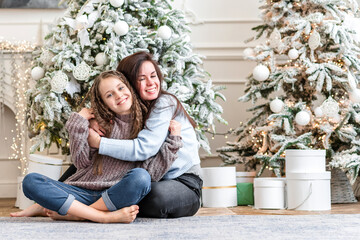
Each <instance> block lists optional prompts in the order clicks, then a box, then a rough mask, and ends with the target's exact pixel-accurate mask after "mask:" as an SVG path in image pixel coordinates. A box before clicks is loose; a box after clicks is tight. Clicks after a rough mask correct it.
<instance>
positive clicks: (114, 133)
mask: <svg viewBox="0 0 360 240" xmlns="http://www.w3.org/2000/svg"><path fill="white" fill-rule="evenodd" d="M88 95H90V97H91V106H92V109H87V108H83V109H82V110H81V111H80V112H79V113H72V114H71V116H70V118H69V120H68V121H67V123H66V128H67V130H68V132H69V137H70V149H71V154H72V158H73V161H74V165H75V166H76V168H77V172H76V173H75V174H74V175H73V176H71V177H70V178H68V179H67V180H66V181H65V183H62V182H59V181H55V180H52V179H50V178H47V177H45V176H43V175H40V174H37V173H30V174H28V175H27V176H26V177H25V178H24V181H23V189H24V193H25V196H27V197H28V198H30V199H32V200H34V201H36V202H37V203H38V205H37V204H35V205H33V206H31V207H29V209H25V210H24V211H22V212H20V213H17V214H12V216H35V215H39V213H40V212H42V211H43V208H45V209H47V210H46V214H47V215H48V216H50V217H52V218H53V219H67V220H83V219H87V220H91V221H95V222H124V223H129V222H132V221H133V220H134V219H135V217H136V215H137V213H138V211H139V207H138V206H137V205H136V204H137V203H138V202H139V201H140V200H141V199H142V198H143V197H145V196H146V194H147V193H148V192H149V191H150V188H151V180H152V181H159V180H160V179H161V178H162V177H163V176H164V174H165V173H166V172H167V171H168V169H169V168H170V166H171V164H172V163H173V162H174V160H175V159H176V153H177V151H178V149H179V148H180V147H182V142H181V137H180V136H179V135H180V129H181V126H180V124H179V123H177V122H176V121H173V120H172V121H171V123H170V129H169V130H170V132H171V135H169V136H168V137H167V139H166V141H165V142H164V144H163V146H162V147H161V149H160V151H159V152H158V153H157V154H156V155H155V156H154V157H152V158H150V159H148V160H146V161H143V162H128V161H121V160H118V159H114V158H112V157H109V156H103V155H100V154H98V152H97V150H96V149H92V148H90V146H89V144H88V141H87V138H88V135H89V131H93V130H92V129H91V128H89V120H90V119H92V118H95V119H96V120H97V121H98V123H99V124H100V125H101V126H102V127H103V128H104V129H106V132H107V133H108V135H107V137H109V138H114V139H132V138H135V137H136V136H137V134H138V132H139V131H140V130H141V129H142V128H143V126H144V124H143V114H145V113H146V108H145V107H144V106H142V105H141V103H140V101H139V100H138V99H137V97H136V95H135V94H134V92H133V90H132V88H131V87H130V86H129V84H128V82H127V80H126V79H125V77H124V76H123V75H122V74H121V73H119V72H116V71H107V72H104V73H102V74H100V75H99V76H98V77H97V78H96V79H95V81H94V84H93V86H92V88H91V90H90V92H89V94H88ZM88 205H90V206H88Z"/></svg>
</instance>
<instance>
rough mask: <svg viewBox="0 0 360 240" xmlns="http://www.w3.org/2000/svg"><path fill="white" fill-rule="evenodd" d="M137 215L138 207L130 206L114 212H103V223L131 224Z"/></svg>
mask: <svg viewBox="0 0 360 240" xmlns="http://www.w3.org/2000/svg"><path fill="white" fill-rule="evenodd" d="M138 213H139V206H137V205H132V206H130V207H124V208H122V209H120V210H117V211H114V212H105V218H104V221H103V222H104V223H131V222H133V221H134V220H135V218H136V215H137V214H138Z"/></svg>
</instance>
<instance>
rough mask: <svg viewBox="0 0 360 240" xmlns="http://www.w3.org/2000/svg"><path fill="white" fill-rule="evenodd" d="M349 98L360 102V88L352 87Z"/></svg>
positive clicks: (354, 101)
mask: <svg viewBox="0 0 360 240" xmlns="http://www.w3.org/2000/svg"><path fill="white" fill-rule="evenodd" d="M349 99H350V101H352V102H353V103H360V89H357V88H356V89H352V90H351V91H349Z"/></svg>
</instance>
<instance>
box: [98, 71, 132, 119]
mask: <svg viewBox="0 0 360 240" xmlns="http://www.w3.org/2000/svg"><path fill="white" fill-rule="evenodd" d="M99 92H100V95H101V99H102V100H103V101H104V103H105V104H106V106H108V107H109V108H110V109H111V110H112V111H113V112H114V113H116V114H119V115H124V114H129V113H130V112H131V111H130V110H131V105H132V102H133V99H132V95H131V92H130V90H129V88H128V87H126V85H125V84H124V83H123V82H122V81H121V80H120V79H119V78H116V77H113V76H110V77H108V78H104V79H102V80H101V82H100V84H99Z"/></svg>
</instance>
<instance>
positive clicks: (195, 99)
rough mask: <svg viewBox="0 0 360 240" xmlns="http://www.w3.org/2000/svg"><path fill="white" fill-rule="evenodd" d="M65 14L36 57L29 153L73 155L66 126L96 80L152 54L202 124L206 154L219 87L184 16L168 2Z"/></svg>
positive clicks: (115, 3)
mask: <svg viewBox="0 0 360 240" xmlns="http://www.w3.org/2000/svg"><path fill="white" fill-rule="evenodd" d="M66 2H67V4H68V9H67V11H66V13H65V14H64V16H63V17H61V18H60V19H59V20H58V21H57V24H56V26H54V27H53V28H52V30H51V32H50V33H49V34H48V35H47V36H46V37H45V39H46V43H45V45H44V47H43V48H42V49H41V50H39V51H38V52H37V53H35V66H34V68H33V70H32V77H33V79H34V80H36V85H35V86H34V88H32V89H31V90H30V91H29V93H28V125H29V131H30V136H31V137H32V140H33V143H34V144H33V146H32V149H31V150H32V151H35V150H40V151H42V150H43V149H44V148H47V147H49V146H50V145H51V144H52V143H56V144H57V145H58V147H60V148H61V149H62V152H63V153H68V150H69V149H68V135H67V132H66V130H65V128H64V125H65V122H66V120H67V119H68V117H69V115H70V113H71V112H72V111H77V110H78V109H77V108H78V107H79V104H80V103H81V102H82V99H83V97H84V96H85V94H86V93H87V91H88V90H89V88H90V87H91V85H92V82H93V80H94V78H95V77H96V75H98V74H99V73H100V72H102V71H104V70H109V69H116V67H117V63H118V62H119V60H121V59H122V58H124V57H126V56H128V55H130V54H132V53H135V52H137V51H149V52H151V53H152V54H153V55H154V58H155V60H157V61H158V62H159V64H160V65H161V66H160V68H161V70H162V72H163V74H164V77H165V81H164V85H163V88H164V89H165V90H167V91H168V92H170V93H173V94H174V95H175V96H177V97H178V98H179V100H180V101H181V102H182V103H183V106H184V107H185V109H186V110H187V111H188V113H189V114H190V115H191V116H192V117H193V118H194V120H195V121H196V123H197V124H198V129H197V133H198V140H199V142H200V144H201V146H202V147H203V148H204V149H205V150H208V151H209V145H208V141H207V138H206V137H205V135H204V130H206V129H208V128H213V127H214V119H218V120H219V121H221V122H225V120H223V119H222V117H221V113H222V107H221V106H220V105H219V104H218V103H216V102H215V99H216V98H217V97H221V98H223V99H224V96H223V95H222V94H221V93H219V90H221V87H215V86H213V85H212V82H211V80H210V79H208V74H207V72H205V71H204V70H203V69H202V68H201V64H202V58H201V56H199V55H197V54H195V53H193V52H192V46H191V43H190V38H189V33H190V29H189V26H188V25H187V23H186V20H185V16H184V13H183V12H182V11H180V10H175V9H172V7H171V5H170V3H169V1H166V0H144V1H143V0H125V1H124V0H110V1H107V0H106V1H105V0H87V1H85V0H68V1H66Z"/></svg>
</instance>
